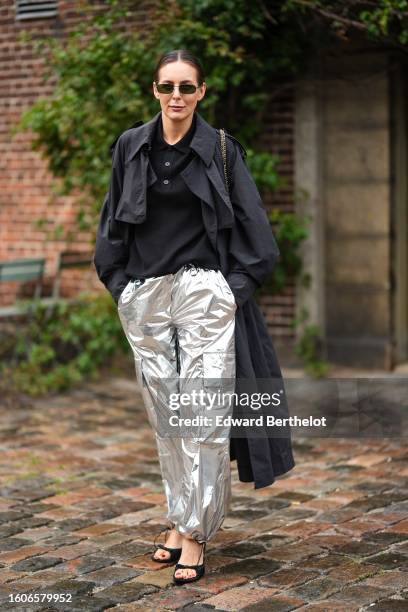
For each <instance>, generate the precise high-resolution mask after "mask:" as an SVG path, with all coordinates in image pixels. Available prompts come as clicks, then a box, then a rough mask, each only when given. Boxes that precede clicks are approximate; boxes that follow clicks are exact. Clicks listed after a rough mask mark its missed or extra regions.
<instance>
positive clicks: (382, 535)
mask: <svg viewBox="0 0 408 612" xmlns="http://www.w3.org/2000/svg"><path fill="white" fill-rule="evenodd" d="M362 537H363V539H364V540H366V541H367V542H374V543H377V542H378V543H379V544H385V545H387V546H388V545H390V544H394V543H395V542H404V541H405V540H408V535H405V534H403V533H395V532H392V531H377V532H375V533H373V532H369V533H363V535H362Z"/></svg>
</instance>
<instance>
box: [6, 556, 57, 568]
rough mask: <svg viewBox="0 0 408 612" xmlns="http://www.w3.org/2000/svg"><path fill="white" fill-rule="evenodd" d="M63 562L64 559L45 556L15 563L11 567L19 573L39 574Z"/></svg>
mask: <svg viewBox="0 0 408 612" xmlns="http://www.w3.org/2000/svg"><path fill="white" fill-rule="evenodd" d="M62 561H63V559H61V558H60V557H48V556H45V555H42V556H35V557H29V558H28V559H23V560H22V561H19V562H18V563H15V564H14V565H12V566H11V569H13V570H15V571H17V572H38V571H39V570H42V569H45V568H47V567H53V566H54V565H58V563H62Z"/></svg>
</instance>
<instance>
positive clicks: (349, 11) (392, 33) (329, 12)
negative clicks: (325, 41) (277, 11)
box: [283, 0, 408, 51]
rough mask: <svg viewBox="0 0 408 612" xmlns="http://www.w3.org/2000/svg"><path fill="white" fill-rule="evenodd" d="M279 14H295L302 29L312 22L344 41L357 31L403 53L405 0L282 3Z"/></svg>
mask: <svg viewBox="0 0 408 612" xmlns="http://www.w3.org/2000/svg"><path fill="white" fill-rule="evenodd" d="M283 12H284V13H285V14H286V15H293V16H295V15H296V16H297V17H298V18H299V19H301V20H302V21H303V23H304V25H305V26H306V27H308V26H309V27H310V25H311V24H316V23H317V24H318V25H319V26H320V27H322V26H323V27H326V28H328V29H329V31H330V32H331V33H333V34H335V35H336V36H337V37H338V38H342V39H347V38H348V37H349V35H350V33H351V32H352V31H353V30H359V31H360V32H363V33H364V34H365V35H366V36H367V38H368V39H371V40H374V41H377V42H387V43H389V44H392V45H394V46H396V47H400V48H402V49H404V50H405V51H406V48H405V47H406V45H407V43H408V1H407V0H376V1H373V0H286V2H284V3H283Z"/></svg>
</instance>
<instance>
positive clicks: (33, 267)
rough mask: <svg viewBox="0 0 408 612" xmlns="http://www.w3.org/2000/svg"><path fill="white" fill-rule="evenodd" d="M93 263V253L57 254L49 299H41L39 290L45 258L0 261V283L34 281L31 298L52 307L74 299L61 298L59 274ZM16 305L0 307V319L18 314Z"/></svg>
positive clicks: (69, 252)
mask: <svg viewBox="0 0 408 612" xmlns="http://www.w3.org/2000/svg"><path fill="white" fill-rule="evenodd" d="M92 263H93V252H88V253H84V252H77V251H64V252H62V253H60V254H59V257H58V263H57V271H56V274H55V278H54V283H53V287H52V296H51V297H42V296H41V288H42V281H43V277H44V268H45V258H44V257H35V258H32V259H16V260H13V261H0V282H8V281H20V282H24V281H35V289H34V295H33V298H35V299H40V300H41V303H42V304H45V305H47V306H48V305H52V304H55V303H56V302H59V301H65V302H67V301H68V302H69V301H74V300H75V299H76V298H61V297H60V287H61V273H62V271H63V270H65V269H68V268H86V267H90V266H91V265H92ZM20 312H21V311H20V308H19V307H18V306H16V305H11V306H0V318H3V317H9V316H13V315H14V316H15V315H18V314H20Z"/></svg>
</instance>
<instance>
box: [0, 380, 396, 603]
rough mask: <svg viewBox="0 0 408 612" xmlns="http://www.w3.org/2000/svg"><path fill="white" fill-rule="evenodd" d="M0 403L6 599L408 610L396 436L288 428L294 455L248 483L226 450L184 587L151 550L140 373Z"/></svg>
mask: <svg viewBox="0 0 408 612" xmlns="http://www.w3.org/2000/svg"><path fill="white" fill-rule="evenodd" d="M0 412H1V425H0V449H1V463H0V464H1V467H0V470H1V481H2V490H1V497H0V568H1V571H0V608H1V610H2V611H3V610H49V611H51V610H70V611H71V610H72V611H76V610H78V611H79V610H80V611H81V612H83V611H88V610H91V611H92V610H112V609H115V610H120V611H123V612H125V611H126V612H127V611H129V612H130V611H132V610H143V611H147V612H149V611H150V610H152V611H153V610H154V611H156V610H179V609H183V610H188V611H190V610H195V611H204V610H208V609H215V610H245V611H247V612H250V611H256V612H263V611H266V610H267V611H268V612H269V611H279V612H286V611H289V610H301V611H306V610H307V611H308V612H318V611H319V612H320V611H324V610H328V611H332V610H334V611H335V610H342V611H353V610H373V611H376V612H380V611H383V612H393V611H395V612H396V611H400V610H408V590H407V586H408V579H407V578H408V563H407V560H408V542H407V539H408V518H407V517H408V482H407V476H408V461H407V451H406V448H405V446H404V440H402V439H388V440H381V439H376V440H345V439H323V438H320V439H316V438H313V439H310V438H308V439H296V440H295V441H294V452H295V458H296V462H297V466H296V467H295V469H294V470H292V471H291V472H290V473H289V474H287V475H285V476H284V477H283V478H280V479H278V480H277V481H276V482H275V483H274V485H272V486H270V487H266V488H263V489H259V490H256V491H255V490H254V488H253V484H252V483H240V482H239V480H238V476H237V471H236V467H235V462H233V463H232V464H231V465H232V468H233V499H232V505H231V510H230V513H229V515H228V518H227V519H226V520H225V522H224V525H223V528H222V529H221V530H220V531H219V532H218V534H217V537H216V538H215V539H214V540H212V541H211V542H210V543H209V545H208V546H207V555H206V576H205V577H204V578H203V579H201V580H200V581H198V582H196V583H193V584H191V585H184V586H181V587H180V586H173V585H172V583H171V578H172V573H173V570H174V567H173V566H164V567H163V566H160V565H158V564H155V563H154V562H153V561H151V560H150V558H149V556H150V553H151V552H152V550H153V546H152V541H153V538H154V536H155V535H156V534H157V533H158V532H159V531H160V529H162V528H163V527H164V526H165V524H166V521H165V514H166V505H165V498H164V494H163V490H162V484H161V478H160V475H159V464H158V459H157V455H156V448H155V445H154V437H153V433H152V430H151V429H150V427H149V425H148V423H147V420H146V417H145V412H144V409H143V408H141V402H140V397H139V395H138V391H137V387H136V383H134V382H132V381H129V380H124V379H118V378H116V379H111V380H107V381H106V382H104V383H92V384H89V385H86V386H84V387H81V388H80V389H76V390H75V391H72V392H70V393H68V394H65V395H63V394H62V395H56V396H52V397H49V398H48V399H47V400H44V399H43V400H35V401H33V402H31V403H29V404H28V405H27V406H22V407H21V406H18V407H13V406H12V405H8V406H6V407H3V408H0ZM163 535H164V534H162V537H163ZM64 593H69V594H71V597H72V601H71V602H67V603H58V604H57V603H55V600H56V599H57V597H60V598H61V594H64ZM35 594H37V595H39V596H40V598H41V599H40V602H39V603H22V600H23V599H24V598H25V597H26V598H29V597H31V598H33V596H34V595H35ZM42 594H47V595H48V597H49V599H48V600H47V599H45V600H44V601H42V598H43V595H42ZM19 596H20V602H18V603H11V600H12V598H14V601H15V600H16V599H18V597H19ZM41 601H42V603H41Z"/></svg>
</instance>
